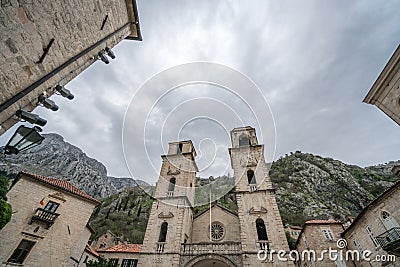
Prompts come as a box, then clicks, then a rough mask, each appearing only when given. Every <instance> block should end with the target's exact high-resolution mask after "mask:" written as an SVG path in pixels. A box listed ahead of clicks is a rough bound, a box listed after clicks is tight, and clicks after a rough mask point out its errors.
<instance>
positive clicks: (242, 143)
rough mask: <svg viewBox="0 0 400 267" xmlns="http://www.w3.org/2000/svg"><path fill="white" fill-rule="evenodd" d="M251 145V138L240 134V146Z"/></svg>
mask: <svg viewBox="0 0 400 267" xmlns="http://www.w3.org/2000/svg"><path fill="white" fill-rule="evenodd" d="M249 145H250V140H249V138H248V137H247V135H245V134H242V135H241V136H239V146H249Z"/></svg>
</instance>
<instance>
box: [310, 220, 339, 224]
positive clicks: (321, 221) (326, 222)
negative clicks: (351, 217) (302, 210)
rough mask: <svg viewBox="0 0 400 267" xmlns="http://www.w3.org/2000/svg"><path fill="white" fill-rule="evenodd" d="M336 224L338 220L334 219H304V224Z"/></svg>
mask: <svg viewBox="0 0 400 267" xmlns="http://www.w3.org/2000/svg"><path fill="white" fill-rule="evenodd" d="M331 223H332V224H336V223H340V224H341V222H339V221H336V220H311V221H306V222H305V223H304V224H331Z"/></svg>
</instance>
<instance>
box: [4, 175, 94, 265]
mask: <svg viewBox="0 0 400 267" xmlns="http://www.w3.org/2000/svg"><path fill="white" fill-rule="evenodd" d="M7 198H8V202H9V203H10V204H11V206H12V209H13V215H12V219H11V221H10V222H9V223H8V224H7V225H6V226H5V227H4V228H3V229H2V230H1V231H0V262H6V261H7V260H8V258H9V257H10V256H11V254H12V253H13V251H14V250H15V248H16V247H17V246H18V244H19V243H20V242H21V240H22V239H27V240H31V241H34V242H36V244H35V245H34V247H33V248H32V250H31V252H30V253H29V254H28V256H27V258H26V259H25V262H24V264H26V266H38V267H39V266H40V267H46V266H76V262H75V261H73V260H72V259H71V258H70V257H74V259H75V260H77V261H79V259H80V256H81V255H82V253H83V251H84V249H85V245H86V243H87V241H88V239H89V236H90V231H89V230H88V229H87V227H86V224H87V222H88V220H89V217H90V215H91V213H92V211H93V209H94V207H95V204H94V203H92V202H89V201H86V200H83V199H81V198H79V197H77V196H74V195H71V194H68V193H66V192H64V191H62V190H59V189H55V188H52V187H50V186H45V185H43V184H41V183H39V182H37V181H34V180H32V179H30V178H27V177H24V176H22V177H21V178H20V180H19V181H18V182H17V183H16V184H15V185H14V186H13V187H12V188H11V189H10V191H9V192H8V194H7ZM42 199H43V200H44V202H45V203H47V202H48V201H49V200H51V201H53V202H57V203H59V204H60V206H59V207H58V209H57V210H56V213H59V214H60V215H59V217H58V218H57V219H56V220H55V223H54V224H53V225H52V226H51V227H50V228H49V229H47V228H46V225H45V224H44V223H43V222H38V221H33V223H32V224H29V222H30V220H31V218H32V216H33V215H34V213H35V210H36V209H37V208H39V207H42V206H41V205H40V202H41V200H42Z"/></svg>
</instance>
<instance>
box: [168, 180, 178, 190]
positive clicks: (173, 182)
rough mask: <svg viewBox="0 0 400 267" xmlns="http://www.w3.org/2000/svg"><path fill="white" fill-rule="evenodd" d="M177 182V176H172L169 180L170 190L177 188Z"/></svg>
mask: <svg viewBox="0 0 400 267" xmlns="http://www.w3.org/2000/svg"><path fill="white" fill-rule="evenodd" d="M175 183H176V179H175V177H172V178H171V179H170V180H169V185H168V191H170V192H172V191H174V190H175Z"/></svg>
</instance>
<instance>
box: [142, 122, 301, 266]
mask: <svg viewBox="0 0 400 267" xmlns="http://www.w3.org/2000/svg"><path fill="white" fill-rule="evenodd" d="M231 141H232V147H231V148H229V154H230V158H231V165H232V169H233V170H234V177H235V190H234V192H235V195H236V201H237V207H238V212H237V213H234V212H232V211H229V210H227V209H225V208H224V207H222V206H220V205H218V204H213V205H211V206H210V208H209V209H207V210H206V211H204V212H202V213H200V214H198V215H197V216H194V215H193V205H194V197H195V194H194V193H195V181H196V172H197V171H198V169H197V165H196V162H195V157H196V151H195V149H194V146H193V144H192V142H191V141H181V142H174V143H170V144H169V151H168V155H163V156H162V159H163V163H162V167H161V171H160V176H159V180H158V182H157V185H156V191H155V195H154V197H155V200H154V202H153V205H152V208H151V212H150V217H149V221H148V224H147V229H146V233H145V237H144V241H143V245H142V249H141V253H140V258H139V265H138V266H168V267H174V266H188V267H205V266H213V267H239V266H294V265H293V263H292V262H289V261H279V260H278V258H277V252H278V251H279V250H283V251H286V252H288V251H289V247H288V244H287V241H286V236H285V232H284V228H283V225H282V220H281V217H280V214H279V210H278V206H277V203H276V199H275V191H274V188H273V186H272V183H271V180H270V178H269V176H268V168H267V164H266V162H265V159H264V145H262V144H258V140H257V137H256V132H255V129H254V128H252V127H249V126H247V127H241V128H235V129H233V130H232V131H231ZM260 250H263V251H267V254H268V257H264V258H266V259H263V260H260V259H259V257H258V253H259V251H260Z"/></svg>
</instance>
